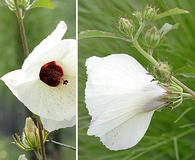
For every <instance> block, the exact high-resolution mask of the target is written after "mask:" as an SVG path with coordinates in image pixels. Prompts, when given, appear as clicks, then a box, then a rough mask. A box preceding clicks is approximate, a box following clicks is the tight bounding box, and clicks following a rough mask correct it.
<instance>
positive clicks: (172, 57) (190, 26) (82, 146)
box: [79, 0, 195, 160]
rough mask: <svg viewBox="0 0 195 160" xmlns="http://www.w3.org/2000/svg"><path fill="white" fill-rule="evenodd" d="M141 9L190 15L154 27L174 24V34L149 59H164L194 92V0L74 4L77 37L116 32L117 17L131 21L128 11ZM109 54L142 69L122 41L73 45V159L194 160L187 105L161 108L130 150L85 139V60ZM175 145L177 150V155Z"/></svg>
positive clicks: (194, 119) (190, 104) (194, 132)
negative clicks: (76, 47)
mask: <svg viewBox="0 0 195 160" xmlns="http://www.w3.org/2000/svg"><path fill="white" fill-rule="evenodd" d="M146 4H152V5H155V6H156V7H158V8H160V10H159V11H160V12H163V11H165V10H168V9H171V8H175V7H179V8H183V9H186V10H188V11H190V13H189V14H185V15H177V16H171V17H168V18H164V19H162V20H160V21H158V22H156V25H157V27H161V26H162V25H163V24H164V23H165V22H168V23H171V24H175V23H179V24H180V25H179V29H178V30H174V31H172V32H170V33H169V34H168V35H167V36H166V38H165V40H164V42H163V43H162V44H161V45H160V47H158V48H157V49H156V51H155V57H158V58H157V59H160V60H167V61H168V62H169V64H170V65H171V66H172V68H173V74H174V75H175V76H176V77H178V78H179V79H180V80H181V81H182V82H184V83H186V84H187V85H188V86H190V87H191V88H192V89H195V85H194V84H195V77H194V74H195V27H194V26H195V21H194V19H195V2H194V0H171V1H170V0H122V1H119V0H106V1H105V0H79V32H81V31H84V30H89V29H96V30H103V31H108V32H115V33H117V32H118V30H117V21H118V20H119V18H120V17H121V16H123V17H124V16H127V17H131V14H132V12H133V11H134V10H141V9H143V8H144V6H145V5H146ZM112 53H127V54H129V55H132V56H133V57H135V58H136V59H137V60H138V61H139V62H140V63H142V64H143V65H144V66H145V67H147V66H148V62H147V61H146V60H145V59H144V58H143V57H142V56H141V55H140V54H139V53H138V52H137V51H136V50H135V49H134V48H132V47H131V45H130V44H128V43H126V42H124V41H120V40H114V39H109V38H91V39H84V40H80V41H79V157H80V158H79V159H80V160H91V159H93V160H108V159H112V160H119V159H120V160H151V159H152V160H175V159H177V160H179V159H180V160H192V159H195V152H194V151H195V128H194V126H195V116H194V115H195V103H194V101H190V100H189V101H186V102H184V103H183V104H182V105H181V106H180V107H179V108H176V109H175V110H172V111H171V110H170V109H164V110H162V111H161V112H156V113H155V114H154V116H153V119H152V122H151V125H150V127H149V130H148V131H147V133H146V135H145V137H144V138H143V139H142V140H141V142H140V143H139V144H138V145H137V146H135V147H134V148H131V149H128V150H124V151H117V152H114V151H109V150H108V149H106V148H105V147H104V146H103V145H102V144H101V142H100V141H99V139H98V138H95V137H89V136H87V134H86V131H87V128H88V126H89V122H90V119H91V117H89V116H88V112H87V109H86V108H85V103H84V89H85V82H86V68H85V60H86V58H88V57H91V56H93V55H96V56H106V55H109V54H112ZM191 72H193V73H191ZM183 73H184V74H183ZM183 113H186V114H185V115H184V116H183V117H182V118H181V119H180V120H179V121H178V122H177V123H174V121H175V120H176V119H177V118H178V117H179V116H181V115H182V114H183ZM126 138H130V137H126ZM174 142H175V145H174ZM176 144H177V145H176ZM176 146H178V151H177V147H176ZM176 155H177V156H176ZM178 155H179V157H178Z"/></svg>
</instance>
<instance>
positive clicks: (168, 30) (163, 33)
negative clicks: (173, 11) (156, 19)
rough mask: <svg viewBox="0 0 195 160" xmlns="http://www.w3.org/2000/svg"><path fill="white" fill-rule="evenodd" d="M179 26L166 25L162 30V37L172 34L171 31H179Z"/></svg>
mask: <svg viewBox="0 0 195 160" xmlns="http://www.w3.org/2000/svg"><path fill="white" fill-rule="evenodd" d="M178 26H179V24H178V23H177V24H174V25H172V24H169V23H165V24H164V25H163V26H162V27H161V29H160V33H161V34H162V36H164V35H166V34H167V33H168V32H170V31H171V30H174V29H178Z"/></svg>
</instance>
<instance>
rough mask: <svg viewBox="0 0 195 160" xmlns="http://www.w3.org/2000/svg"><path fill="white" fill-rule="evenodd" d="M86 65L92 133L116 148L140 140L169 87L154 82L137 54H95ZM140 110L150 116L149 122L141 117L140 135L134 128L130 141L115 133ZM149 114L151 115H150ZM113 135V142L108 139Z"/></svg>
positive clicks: (110, 146) (90, 129)
mask: <svg viewBox="0 0 195 160" xmlns="http://www.w3.org/2000/svg"><path fill="white" fill-rule="evenodd" d="M86 66H87V74H88V79H87V83H86V89H85V98H86V99H85V101H86V104H87V108H88V110H89V114H90V115H91V116H92V121H91V124H90V127H89V130H88V134H89V135H95V136H99V137H101V139H102V142H103V143H105V145H106V146H107V147H108V148H110V149H113V150H117V149H118V150H120V149H123V148H128V147H131V146H133V145H134V144H136V143H138V142H139V140H140V139H141V138H142V137H143V135H144V134H145V132H146V130H147V128H148V125H149V122H150V119H151V116H152V114H150V113H151V112H152V111H153V110H156V109H158V108H160V107H162V106H163V105H164V102H162V101H161V100H160V97H161V96H162V95H164V93H165V90H164V89H163V88H161V87H160V86H159V85H158V84H157V82H151V81H152V80H153V77H152V76H151V75H148V73H147V71H146V70H145V69H144V68H143V67H142V66H141V65H140V64H139V63H138V62H137V61H136V60H135V59H134V58H132V57H130V56H128V55H125V54H113V55H110V56H107V57H104V58H99V57H91V58H89V59H87V61H86ZM144 113H147V114H146V115H145V114H144ZM140 114H143V116H141V117H142V119H148V121H146V123H145V122H144V121H143V122H142V120H141V119H140V124H143V125H141V126H142V127H140V128H139V127H138V128H137V130H136V131H137V132H142V133H140V134H138V136H137V135H134V132H132V134H131V135H129V136H128V137H126V138H127V139H130V140H131V141H127V142H126V143H127V144H123V141H121V143H120V140H118V139H117V138H116V139H114V138H113V137H112V136H113V134H114V132H115V129H116V128H120V126H121V125H123V124H126V123H127V122H128V123H127V125H128V124H129V125H131V124H132V123H134V122H135V121H136V119H137V118H136V117H137V115H140ZM149 114H150V115H151V116H150V118H147V117H148V115H149ZM144 115H145V116H144ZM144 124H145V125H144ZM126 127H130V128H131V127H133V126H126ZM105 135H107V136H106V138H105ZM121 135H122V133H121ZM109 136H110V137H109ZM136 136H137V137H136ZM103 137H104V138H103ZM118 137H120V132H119V135H118ZM109 138H111V139H112V141H111V142H112V144H113V146H112V145H111V144H109V143H108V141H107V139H109ZM132 139H134V143H133V140H132ZM117 140H118V141H117ZM128 142H129V143H128ZM117 147H118V148H117Z"/></svg>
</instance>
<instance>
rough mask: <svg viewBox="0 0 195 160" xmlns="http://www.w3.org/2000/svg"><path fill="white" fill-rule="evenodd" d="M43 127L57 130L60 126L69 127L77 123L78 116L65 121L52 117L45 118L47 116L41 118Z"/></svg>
mask: <svg viewBox="0 0 195 160" xmlns="http://www.w3.org/2000/svg"><path fill="white" fill-rule="evenodd" d="M41 121H42V124H43V127H44V128H45V129H46V130H47V131H49V132H52V131H55V130H58V129H60V128H67V127H73V126H74V125H75V124H76V117H75V116H74V117H72V119H71V120H63V121H54V120H51V119H45V118H41Z"/></svg>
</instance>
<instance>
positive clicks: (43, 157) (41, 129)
mask: <svg viewBox="0 0 195 160" xmlns="http://www.w3.org/2000/svg"><path fill="white" fill-rule="evenodd" d="M37 122H38V129H39V140H40V146H41V149H40V150H41V156H42V160H47V158H46V153H45V144H44V142H43V132H42V131H43V126H42V123H41V120H40V119H39V120H37Z"/></svg>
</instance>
